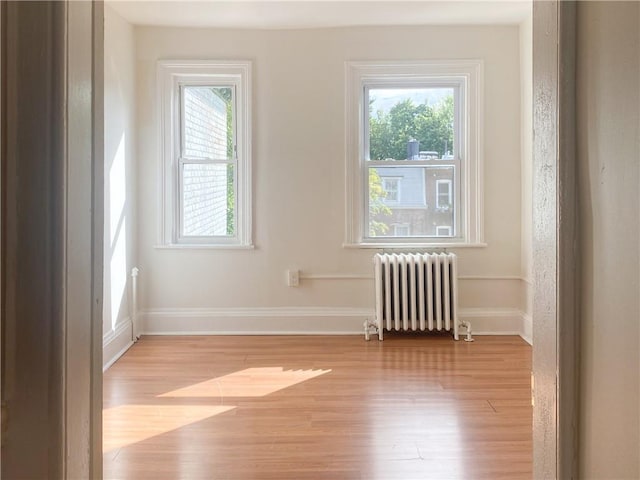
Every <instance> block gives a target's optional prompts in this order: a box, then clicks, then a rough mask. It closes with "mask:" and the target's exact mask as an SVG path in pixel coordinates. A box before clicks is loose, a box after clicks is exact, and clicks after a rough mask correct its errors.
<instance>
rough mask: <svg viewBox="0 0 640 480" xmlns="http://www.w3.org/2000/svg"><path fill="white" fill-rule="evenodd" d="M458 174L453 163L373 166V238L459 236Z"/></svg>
mask: <svg viewBox="0 0 640 480" xmlns="http://www.w3.org/2000/svg"><path fill="white" fill-rule="evenodd" d="M454 177H455V167H454V166H450V165H446V166H442V165H429V166H415V167H406V166H402V167H394V166H389V167H370V168H369V219H368V225H369V232H368V233H369V237H435V236H455V215H454V207H455V205H454V202H455V195H454V191H453V188H454V187H453V186H454V185H455V182H454ZM394 199H395V200H394ZM443 227H448V228H449V229H447V228H443Z"/></svg>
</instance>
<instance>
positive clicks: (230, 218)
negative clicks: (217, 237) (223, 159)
mask: <svg viewBox="0 0 640 480" xmlns="http://www.w3.org/2000/svg"><path fill="white" fill-rule="evenodd" d="M213 93H215V94H216V95H218V96H219V97H220V98H221V99H222V100H224V102H225V105H226V106H227V158H234V144H233V106H232V98H233V95H232V93H231V88H227V87H225V88H220V87H214V88H213ZM233 171H234V168H233V164H229V165H227V235H233V234H234V232H235V223H234V212H235V204H236V192H235V190H234V188H233V185H234V181H233Z"/></svg>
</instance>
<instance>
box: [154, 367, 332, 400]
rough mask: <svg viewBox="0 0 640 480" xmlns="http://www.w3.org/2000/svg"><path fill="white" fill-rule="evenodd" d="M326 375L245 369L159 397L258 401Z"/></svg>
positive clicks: (319, 372)
mask: <svg viewBox="0 0 640 480" xmlns="http://www.w3.org/2000/svg"><path fill="white" fill-rule="evenodd" d="M329 372H331V370H285V369H284V368H282V367H257V368H247V369H245V370H240V371H238V372H234V373H230V374H228V375H224V376H222V377H217V378H212V379H211V380H206V381H204V382H201V383H196V384H194V385H190V386H188V387H184V388H179V389H177V390H173V391H171V392H167V393H163V394H162V395H159V397H220V398H224V397H262V396H264V395H269V394H270V393H274V392H277V391H278V390H282V389H284V388H288V387H291V386H293V385H296V384H298V383H301V382H304V381H305V380H309V379H312V378H315V377H318V376H320V375H324V374H326V373H329Z"/></svg>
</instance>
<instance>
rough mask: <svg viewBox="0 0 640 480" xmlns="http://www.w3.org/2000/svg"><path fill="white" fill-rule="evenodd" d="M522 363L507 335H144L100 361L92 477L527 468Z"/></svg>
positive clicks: (515, 472) (404, 475)
mask: <svg viewBox="0 0 640 480" xmlns="http://www.w3.org/2000/svg"><path fill="white" fill-rule="evenodd" d="M530 370H531V347H530V346H529V345H528V344H526V343H525V342H524V341H523V340H521V339H520V338H519V337H487V336H482V337H477V338H476V341H475V342H474V343H471V344H469V343H465V342H454V341H453V340H452V339H451V338H450V337H425V336H417V335H408V336H401V335H389V336H388V337H387V338H385V341H384V342H378V341H375V340H374V341H371V342H365V341H363V339H362V338H361V337H350V336H348V337H335V336H332V337H294V336H286V337H282V336H262V337H260V336H255V337H253V336H243V337H227V336H225V337H143V338H142V339H141V340H140V341H139V342H138V343H137V344H136V345H134V346H133V347H132V348H131V349H130V350H129V351H128V352H127V353H126V354H125V355H124V356H123V357H122V358H121V359H120V360H118V362H116V364H115V365H113V366H112V367H111V368H110V369H109V370H108V371H107V372H106V373H105V375H104V427H103V430H104V478H105V479H136V480H138V479H146V478H149V479H154V480H161V479H179V478H180V479H189V480H190V479H232V480H245V479H260V480H269V479H278V480H284V479H292V480H293V479H295V480H303V479H314V480H323V479H340V480H360V479H367V480H375V479H379V480H413V479H416V480H418V479H439V480H448V479H519V478H522V479H524V478H531V474H532V462H531V457H532V440H531V428H532V424H531V413H532V411H531V405H530V395H531V394H530V386H529V376H530V373H529V372H530Z"/></svg>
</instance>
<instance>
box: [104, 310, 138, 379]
mask: <svg viewBox="0 0 640 480" xmlns="http://www.w3.org/2000/svg"><path fill="white" fill-rule="evenodd" d="M132 327H133V326H132V323H131V319H130V318H126V319H124V320H122V321H121V322H120V323H119V324H118V325H117V326H116V328H115V330H111V331H109V332H107V333H105V335H104V337H103V338H102V371H103V372H104V371H106V370H107V369H108V368H109V367H110V366H111V365H113V364H114V363H115V362H116V360H118V359H119V358H120V357H121V356H122V355H123V354H124V352H126V351H127V350H129V348H130V347H131V345H133V341H132V336H131V332H132V330H131V329H132Z"/></svg>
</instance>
